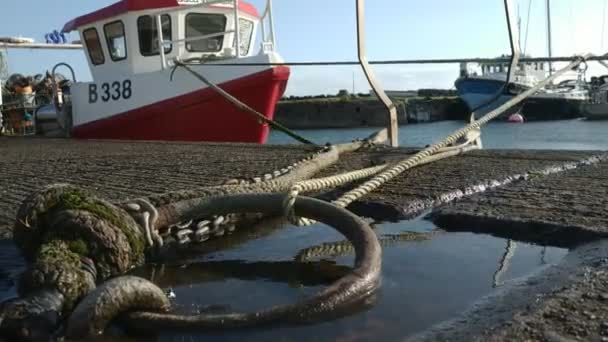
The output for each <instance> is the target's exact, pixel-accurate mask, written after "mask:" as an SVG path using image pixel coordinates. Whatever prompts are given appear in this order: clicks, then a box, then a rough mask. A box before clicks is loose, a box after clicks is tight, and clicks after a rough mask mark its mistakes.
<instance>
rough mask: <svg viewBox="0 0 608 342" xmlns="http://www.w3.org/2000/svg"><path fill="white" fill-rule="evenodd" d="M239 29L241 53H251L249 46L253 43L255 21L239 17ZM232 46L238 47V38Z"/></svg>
mask: <svg viewBox="0 0 608 342" xmlns="http://www.w3.org/2000/svg"><path fill="white" fill-rule="evenodd" d="M239 31H240V32H239V44H240V45H241V47H240V48H241V55H247V54H249V46H250V45H251V37H252V36H253V21H251V20H247V19H243V18H239ZM232 46H233V47H235V48H236V39H235V40H234V44H232Z"/></svg>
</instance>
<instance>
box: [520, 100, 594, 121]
mask: <svg viewBox="0 0 608 342" xmlns="http://www.w3.org/2000/svg"><path fill="white" fill-rule="evenodd" d="M584 104H585V101H583V100H579V99H565V98H541V97H534V96H532V97H530V98H528V99H527V100H526V103H525V104H524V107H523V108H522V114H523V115H524V116H525V118H526V121H550V120H567V119H576V118H581V117H583V116H584V112H583V109H584Z"/></svg>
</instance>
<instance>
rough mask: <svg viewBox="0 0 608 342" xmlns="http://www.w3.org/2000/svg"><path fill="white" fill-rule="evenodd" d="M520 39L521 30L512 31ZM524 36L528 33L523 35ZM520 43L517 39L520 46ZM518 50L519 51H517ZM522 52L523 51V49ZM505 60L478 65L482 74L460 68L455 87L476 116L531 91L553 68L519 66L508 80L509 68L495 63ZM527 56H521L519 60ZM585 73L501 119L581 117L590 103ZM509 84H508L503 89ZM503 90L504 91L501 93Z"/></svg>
mask: <svg viewBox="0 0 608 342" xmlns="http://www.w3.org/2000/svg"><path fill="white" fill-rule="evenodd" d="M546 11H547V12H546V16H547V40H548V46H547V47H548V56H549V58H551V57H552V45H551V41H552V40H551V39H552V38H551V3H550V0H546ZM514 30H515V31H517V32H516V33H517V35H519V32H520V29H519V26H518V27H514ZM526 36H527V33H526ZM519 41H520V39H519V38H518V39H517V42H519ZM520 50H521V48H520ZM524 50H525V49H524ZM506 57H507V56H504V55H503V56H501V57H499V58H497V61H496V62H489V63H481V65H480V67H481V73H480V74H479V75H478V74H477V71H471V69H470V67H469V66H468V65H467V64H466V63H463V64H461V71H460V77H459V78H458V79H457V80H456V82H455V86H456V89H457V91H458V94H459V96H460V97H461V99H462V100H463V101H464V102H465V103H466V104H467V106H468V107H469V109H470V110H471V111H474V112H476V114H477V116H482V115H484V114H485V113H487V112H489V111H491V110H493V109H495V108H497V107H499V106H501V105H502V104H504V103H505V102H507V101H508V100H509V99H511V98H512V97H514V96H516V95H517V94H519V93H521V92H523V91H525V90H527V89H530V88H531V87H533V86H534V85H536V84H538V83H539V82H540V81H541V80H543V79H545V78H547V77H548V76H550V75H551V73H552V72H553V69H552V64H551V63H550V62H549V63H548V64H547V65H545V63H543V62H529V63H519V64H518V65H517V68H516V69H515V70H512V72H511V75H509V76H510V77H507V72H508V67H509V66H508V64H506V63H504V62H501V61H498V60H504V59H505V58H506ZM529 57H530V56H527V55H525V53H524V54H523V55H522V58H529ZM585 71H586V70H585V69H577V70H576V71H575V73H576V76H575V77H573V78H570V79H565V80H562V81H560V82H559V83H557V84H550V85H548V86H547V87H545V88H543V89H541V90H539V91H538V92H537V93H536V94H534V95H532V96H530V97H528V98H527V99H526V101H524V102H522V103H521V104H519V105H518V106H514V107H513V108H512V109H511V110H510V111H509V112H507V113H504V114H503V115H502V116H501V117H500V118H502V119H504V120H506V119H507V118H508V117H510V116H511V115H513V114H515V113H517V114H520V115H522V116H523V117H525V118H526V120H528V121H534V120H562V119H572V118H579V117H582V116H583V105H584V104H585V103H586V102H588V100H589V96H590V95H589V88H588V85H587V82H586V81H585ZM507 79H508V80H509V84H508V85H505V83H506V82H507ZM505 87H506V89H504V88H505Z"/></svg>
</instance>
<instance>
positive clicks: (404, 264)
mask: <svg viewBox="0 0 608 342" xmlns="http://www.w3.org/2000/svg"><path fill="white" fill-rule="evenodd" d="M275 229H276V230H275V231H274V232H273V233H270V234H267V235H266V236H264V237H261V238H258V239H256V240H250V241H246V242H244V243H243V244H241V245H239V246H237V245H232V246H231V247H230V248H228V249H226V250H222V251H218V252H215V253H211V254H208V255H206V256H202V257H200V258H197V259H195V260H192V261H190V262H188V263H186V264H183V265H182V264H176V265H173V266H169V265H165V266H164V267H162V268H161V267H159V266H156V267H147V268H143V269H140V270H137V271H136V272H135V274H138V275H140V276H143V277H147V278H149V279H152V278H153V279H154V281H155V282H156V283H157V284H161V285H162V286H164V287H165V288H167V289H168V288H172V289H173V291H174V292H175V294H176V295H177V297H176V299H175V300H174V303H175V305H176V307H177V308H178V310H179V311H181V312H190V313H192V312H208V313H212V312H222V311H230V310H256V309H257V310H259V309H263V308H268V307H270V306H273V305H279V304H288V303H291V302H294V301H296V300H299V299H302V298H304V297H305V296H310V295H312V294H313V293H315V292H317V291H320V290H321V289H323V288H324V286H326V285H327V284H329V282H330V281H331V280H332V279H335V278H336V277H339V276H340V275H342V274H344V273H345V272H346V271H347V270H348V267H350V266H351V265H352V263H353V260H354V257H353V256H352V255H344V256H340V257H337V258H324V259H320V258H317V259H312V260H311V261H310V263H309V264H307V265H308V266H306V267H302V266H299V264H298V263H295V262H294V261H293V259H294V256H295V255H296V254H297V253H298V252H299V251H300V250H301V249H303V248H306V247H310V246H312V245H318V244H321V243H323V242H330V241H340V240H343V237H342V236H340V235H339V234H338V233H336V232H335V231H334V230H333V229H330V228H328V227H325V226H322V225H316V226H314V227H311V228H307V229H302V228H295V227H292V226H285V227H282V228H280V227H275ZM434 229H436V227H435V226H433V224H432V223H430V222H428V221H424V220H421V219H417V220H413V221H409V222H402V223H391V224H380V225H379V226H378V228H377V230H378V233H379V234H380V235H383V234H397V233H399V232H402V231H415V232H430V231H432V230H434ZM507 248H509V249H510V250H511V251H512V257H511V258H510V259H509V260H507V262H505V260H504V259H503V257H504V256H505V254H507V253H506V250H507ZM567 252H568V251H567V250H565V249H560V248H552V247H542V246H535V245H530V244H525V243H516V242H513V241H507V240H503V239H500V238H495V237H491V236H487V235H476V234H471V233H445V232H439V233H437V234H436V235H433V238H431V239H429V240H424V241H410V242H403V243H399V244H395V245H390V246H387V247H385V248H384V252H383V270H382V286H381V289H380V291H379V293H378V294H377V298H375V302H374V303H373V306H372V307H371V308H368V309H367V310H366V308H361V309H360V310H358V311H355V312H352V314H351V315H350V316H347V317H344V318H340V319H337V320H335V321H329V322H325V323H321V324H315V325H313V326H288V327H267V328H263V329H254V330H248V331H236V332H230V331H226V332H222V333H221V334H204V333H192V332H190V333H188V334H178V335H174V334H167V335H163V336H160V337H159V340H160V341H183V340H186V341H191V340H194V341H203V340H209V339H211V338H212V339H214V340H218V341H240V340H242V339H247V340H248V341H270V340H277V341H292V340H294V341H295V340H298V341H299V340H306V341H308V340H315V341H360V340H370V339H381V340H384V339H385V340H398V339H401V338H404V337H406V336H409V335H411V334H415V333H418V332H421V331H423V330H424V329H426V328H430V327H431V326H432V325H434V324H437V323H440V322H442V321H445V320H448V319H450V318H453V317H454V316H455V315H458V314H459V313H461V312H463V311H464V310H466V309H467V308H469V307H470V306H471V305H472V304H473V303H474V302H475V301H477V300H479V299H480V298H482V297H483V296H485V295H488V294H491V293H492V292H493V291H495V290H496V289H497V288H500V287H502V286H506V285H507V284H509V282H511V281H515V280H517V279H518V278H520V277H525V276H528V275H530V274H532V273H534V272H538V271H539V270H542V269H543V268H544V267H547V266H549V265H552V264H555V263H557V262H559V261H560V260H561V259H562V258H563V257H564V256H565V255H566V253H567ZM501 265H504V266H503V268H501ZM152 272H154V276H152ZM178 275H179V276H178Z"/></svg>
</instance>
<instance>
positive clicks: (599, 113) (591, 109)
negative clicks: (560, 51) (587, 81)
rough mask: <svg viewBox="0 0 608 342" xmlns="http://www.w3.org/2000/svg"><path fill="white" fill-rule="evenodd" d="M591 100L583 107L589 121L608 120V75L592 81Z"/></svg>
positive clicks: (594, 78)
mask: <svg viewBox="0 0 608 342" xmlns="http://www.w3.org/2000/svg"><path fill="white" fill-rule="evenodd" d="M591 87H592V88H591V89H592V92H591V99H590V101H589V102H587V103H585V104H584V105H583V114H584V115H585V118H587V120H608V75H604V76H601V77H599V78H597V77H593V78H592V80H591Z"/></svg>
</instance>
